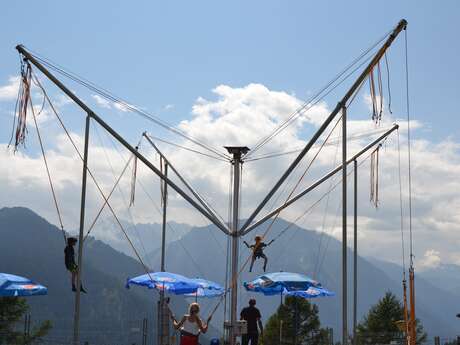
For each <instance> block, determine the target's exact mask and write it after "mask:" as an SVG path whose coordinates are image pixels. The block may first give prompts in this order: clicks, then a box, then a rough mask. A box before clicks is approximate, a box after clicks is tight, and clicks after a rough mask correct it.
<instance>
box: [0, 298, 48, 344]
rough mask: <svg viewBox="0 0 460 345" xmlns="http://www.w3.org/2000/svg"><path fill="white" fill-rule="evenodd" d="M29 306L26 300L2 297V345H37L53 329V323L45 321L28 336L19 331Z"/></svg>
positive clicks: (0, 300) (0, 332) (0, 301)
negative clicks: (32, 344)
mask: <svg viewBox="0 0 460 345" xmlns="http://www.w3.org/2000/svg"><path fill="white" fill-rule="evenodd" d="M28 310H29V306H28V305H27V302H26V300H25V299H24V298H19V297H0V345H3V344H5V345H24V344H31V343H32V342H33V343H37V342H39V341H40V338H42V337H44V336H45V335H46V334H47V333H48V331H49V330H50V329H51V322H50V321H44V322H42V323H41V324H40V325H38V327H34V329H33V330H32V331H31V333H30V334H29V335H28V336H25V335H24V332H23V330H21V331H18V327H17V326H18V323H19V322H20V321H21V320H22V319H23V317H24V315H25V314H26V312H27V311H28Z"/></svg>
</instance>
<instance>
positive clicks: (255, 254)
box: [244, 236, 274, 272]
mask: <svg viewBox="0 0 460 345" xmlns="http://www.w3.org/2000/svg"><path fill="white" fill-rule="evenodd" d="M254 240H255V242H256V243H254V244H251V245H249V244H248V243H247V242H246V241H244V244H245V245H246V247H248V248H249V249H252V258H251V266H249V272H252V266H254V262H255V261H256V259H264V272H265V270H266V269H267V262H268V258H267V256H266V255H265V254H264V248H265V247H268V246H269V245H270V244H272V243H273V241H274V240H271V241H270V242H269V243H268V244H266V243H264V242H262V237H260V236H256V237H255V238H254Z"/></svg>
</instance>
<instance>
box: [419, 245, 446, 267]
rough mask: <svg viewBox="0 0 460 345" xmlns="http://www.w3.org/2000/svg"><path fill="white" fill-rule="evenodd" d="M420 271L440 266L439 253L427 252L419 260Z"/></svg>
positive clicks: (434, 251)
mask: <svg viewBox="0 0 460 345" xmlns="http://www.w3.org/2000/svg"><path fill="white" fill-rule="evenodd" d="M419 265H420V268H421V269H429V268H437V267H439V266H440V265H441V257H440V253H439V252H438V251H436V250H434V249H430V250H427V251H426V252H425V254H424V255H423V259H422V260H420V263H419Z"/></svg>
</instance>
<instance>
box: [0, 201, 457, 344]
mask: <svg viewBox="0 0 460 345" xmlns="http://www.w3.org/2000/svg"><path fill="white" fill-rule="evenodd" d="M107 224H109V223H107ZM287 225H288V223H287V222H285V221H283V220H279V221H278V222H277V223H276V224H275V226H274V227H273V228H272V229H271V230H270V232H269V233H268V235H267V238H266V240H267V241H270V240H271V239H275V242H274V243H273V244H272V245H271V246H270V247H268V248H267V249H266V254H267V255H268V257H269V264H268V271H280V270H283V271H293V272H303V273H306V274H308V275H310V276H313V277H314V278H316V279H318V280H319V281H321V282H322V283H323V285H324V286H325V287H327V288H328V289H330V290H332V291H335V292H336V294H337V295H336V297H332V298H327V299H317V300H313V301H314V302H315V303H318V305H319V309H320V316H321V321H322V323H323V325H324V326H329V327H333V328H334V329H335V334H336V336H337V337H338V336H339V334H340V333H339V329H340V327H339V325H340V315H341V311H340V310H341V308H340V306H341V293H340V287H341V279H340V277H341V263H340V259H341V243H340V242H338V241H337V240H335V239H334V238H332V237H328V236H323V237H322V238H321V235H320V234H319V233H317V232H315V231H308V230H305V229H301V228H299V227H296V226H293V227H292V228H290V229H289V230H288V231H286V232H283V229H284V228H285V227H286V226H287ZM173 227H175V228H180V233H178V234H176V235H175V236H173V235H172V234H171V231H169V232H168V237H169V238H168V245H167V252H166V270H168V271H171V272H176V273H182V274H185V275H188V276H192V277H193V276H201V277H206V278H207V279H210V280H214V281H217V282H219V283H222V284H223V282H224V281H225V262H226V246H227V239H226V237H225V235H224V234H223V233H221V232H220V231H219V230H217V229H216V228H215V227H213V226H207V227H198V228H191V227H189V226H187V225H183V224H182V225H177V224H173ZM137 228H138V230H137V231H138V232H139V237H138V241H139V242H137V243H136V244H139V245H140V242H144V241H149V243H150V244H152V243H158V244H159V243H160V241H159V238H160V237H159V236H160V232H161V227H160V226H158V225H148V224H144V225H143V226H141V227H139V226H138V227H137ZM106 231H114V230H113V229H112V228H111V227H110V225H108V226H107V228H106ZM115 231H119V230H118V229H115ZM130 231H131V233H132V231H134V230H132V229H131V230H130ZM263 231H264V229H260V230H259V231H258V233H259V234H260V233H263ZM98 234H99V235H98ZM113 234H115V233H113ZM280 234H281V235H280ZM94 235H95V236H97V237H99V236H101V235H102V233H101V232H99V230H98V232H95V233H94ZM254 235H255V233H250V234H249V235H247V238H246V240H247V241H248V242H249V241H251V239H252V238H253V236H254ZM136 237H137V236H136ZM0 239H1V240H0V272H10V273H16V274H19V275H25V276H28V277H30V278H33V279H35V280H37V281H39V282H41V283H43V284H45V285H47V286H48V287H49V291H50V293H49V295H48V296H44V297H37V298H31V299H29V302H30V304H31V305H32V315H33V318H35V319H45V318H50V319H52V320H53V322H54V323H55V326H56V327H55V329H56V330H57V329H59V330H60V332H61V334H59V332H57V331H55V333H54V336H65V334H64V333H66V332H69V331H70V329H71V321H72V317H73V301H74V299H73V294H72V293H71V292H70V288H69V277H68V274H67V272H66V271H65V268H64V264H63V248H64V245H63V238H62V234H61V233H60V232H59V230H58V229H57V228H56V227H55V226H53V225H51V224H49V223H48V222H46V221H45V220H44V219H43V218H41V217H39V216H38V215H36V214H35V213H33V212H32V211H30V210H28V209H24V208H3V209H1V210H0ZM105 239H106V241H107V242H108V243H107V244H104V243H102V242H101V241H99V240H95V239H93V238H89V239H88V242H87V243H85V244H86V247H85V257H84V282H85V285H86V287H87V289H88V290H89V294H88V295H85V296H84V297H83V300H82V315H83V316H84V318H83V323H82V334H83V335H84V336H86V337H87V338H88V339H92V341H96V340H97V341H99V342H100V341H107V340H108V341H110V339H113V338H115V337H118V339H121V338H120V337H124V338H123V339H125V340H126V341H131V339H138V338H139V336H140V335H139V333H137V331H133V330H136V328H138V327H139V325H141V320H142V318H144V317H148V318H149V319H150V320H152V322H150V326H152V325H155V323H154V311H153V310H152V305H153V304H154V302H155V301H156V299H157V297H156V294H153V297H152V292H151V291H146V290H144V289H141V288H132V289H130V290H127V289H125V288H124V283H125V281H126V278H127V277H132V276H135V275H137V274H142V273H143V270H142V267H141V265H140V264H139V263H138V262H137V261H136V260H134V259H133V258H131V257H129V256H127V255H125V254H123V253H120V251H123V252H126V253H129V251H128V248H127V247H123V246H122V245H121V243H122V241H121V240H122V238H121V236H118V237H117V236H116V235H115V236H106V237H105ZM111 239H113V240H111ZM320 242H321V246H320V248H321V250H318V248H319V244H320ZM146 243H147V242H146ZM112 247H115V248H118V250H119V251H117V250H114V249H113V248H112ZM156 247H157V248H158V246H156ZM318 253H319V255H318ZM144 254H146V255H145V257H144V259H145V262H146V263H147V264H148V265H152V267H153V268H154V269H158V267H159V251H158V249H157V250H154V251H153V252H152V253H148V250H147V248H146V251H145V253H144ZM249 254H250V252H249V251H248V249H247V248H246V247H245V246H244V245H242V246H241V247H240V263H244V262H245V260H246V258H247V257H248V255H249ZM348 259H349V260H350V261H349V262H350V263H351V260H352V252H351V251H349V252H348ZM323 260H324V261H323ZM358 266H359V271H358V272H359V300H358V312H359V318H361V317H362V316H363V314H364V313H365V312H366V311H367V310H368V308H369V307H370V305H372V304H374V303H375V302H376V301H377V300H378V299H379V298H380V297H382V296H383V294H384V292H385V291H387V290H391V291H393V292H394V293H396V294H397V295H399V296H401V294H402V291H401V290H402V289H401V279H402V276H401V268H400V267H399V266H398V265H395V264H391V263H387V262H381V261H378V260H375V259H370V260H369V259H364V258H359V262H358ZM457 270H459V271H460V268H459V267H458V266H455V265H450V266H448V267H446V269H439V270H431V271H426V272H424V273H422V274H418V275H417V278H416V279H417V280H416V284H417V285H416V289H417V314H418V317H419V318H420V319H421V320H422V322H423V324H424V326H425V328H426V330H427V331H428V332H429V335H430V337H432V336H434V335H441V336H454V335H456V334H457V333H460V332H458V321H457V319H456V318H455V314H456V313H458V312H459V311H460V310H458V309H459V308H457V301H458V300H459V298H460V297H459V295H458V292H457V291H456V288H455V287H456V286H460V284H459V282H460V281H459V279H460V278H459V276H458V275H456V273H455V272H459V271H457ZM315 271H316V274H315ZM262 273H263V272H262V263H261V262H260V261H259V262H256V264H255V267H254V272H253V273H249V272H247V267H246V269H245V270H244V272H243V273H242V276H241V277H240V284H239V286H240V290H239V291H240V303H241V305H240V306H239V308H240V307H241V306H244V305H245V304H246V303H247V300H248V299H249V297H253V296H254V297H256V298H257V301H258V306H259V308H260V309H261V311H262V314H263V317H264V319H265V320H267V319H268V317H269V315H271V314H272V313H273V312H274V311H275V309H276V307H277V306H278V304H279V303H280V299H279V297H278V298H277V297H264V296H261V295H252V294H248V293H247V292H245V291H242V290H243V289H242V287H241V286H242V285H241V283H242V281H247V280H252V279H254V278H255V277H256V276H257V275H258V274H262ZM349 273H350V277H349V287H350V296H349V301H350V302H349V303H351V302H352V299H351V292H352V291H351V287H352V285H351V274H352V271H351V270H350V272H349ZM452 276H454V277H455V278H452ZM424 277H427V279H424ZM451 278H452V279H451ZM457 284H458V285H457ZM215 303H216V300H202V301H201V304H202V306H203V309H202V316H203V317H207V314H208V313H209V311H210V310H211V309H212V308H213V307H214V305H215ZM172 307H173V309H174V310H175V313H176V314H180V313H182V312H183V311H184V310H185V301H184V300H183V299H182V298H179V297H173V298H172ZM350 310H351V308H350ZM350 320H351V314H350ZM222 321H223V306H221V307H220V308H219V310H218V311H217V313H216V314H215V317H214V319H213V327H214V329H213V330H212V331H211V336H212V335H213V334H216V333H217V330H216V329H220V328H221V325H222ZM350 326H351V322H350ZM137 341H139V340H137Z"/></svg>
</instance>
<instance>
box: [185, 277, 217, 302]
mask: <svg viewBox="0 0 460 345" xmlns="http://www.w3.org/2000/svg"><path fill="white" fill-rule="evenodd" d="M192 280H193V281H194V282H196V283H198V284H199V285H200V287H199V288H198V289H197V290H196V291H195V292H192V293H188V294H185V296H187V297H219V296H222V295H223V294H224V292H225V290H224V288H223V287H222V286H220V285H219V284H217V283H215V282H212V281H210V280H206V279H201V278H195V279H192Z"/></svg>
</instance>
